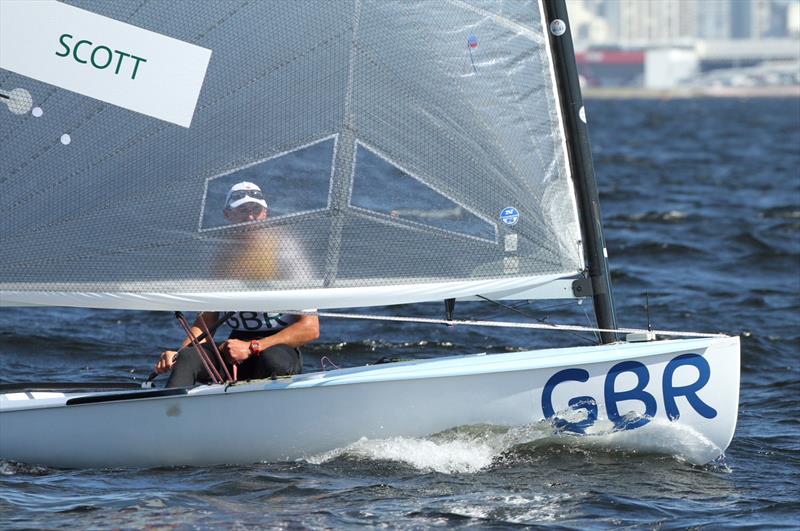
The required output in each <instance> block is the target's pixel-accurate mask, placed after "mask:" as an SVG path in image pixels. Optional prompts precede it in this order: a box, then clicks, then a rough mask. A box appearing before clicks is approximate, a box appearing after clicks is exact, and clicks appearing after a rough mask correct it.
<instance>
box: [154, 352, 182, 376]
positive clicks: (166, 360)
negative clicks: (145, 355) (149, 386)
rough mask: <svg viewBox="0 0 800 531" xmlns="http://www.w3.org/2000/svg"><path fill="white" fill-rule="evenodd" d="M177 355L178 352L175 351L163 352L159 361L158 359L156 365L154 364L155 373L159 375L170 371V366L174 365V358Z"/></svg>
mask: <svg viewBox="0 0 800 531" xmlns="http://www.w3.org/2000/svg"><path fill="white" fill-rule="evenodd" d="M177 355H178V352H177V351H175V350H165V351H164V352H162V353H161V359H159V360H158V363H156V372H157V373H158V374H161V373H163V372H167V371H169V370H170V369H172V366H173V365H175V358H176V357H177Z"/></svg>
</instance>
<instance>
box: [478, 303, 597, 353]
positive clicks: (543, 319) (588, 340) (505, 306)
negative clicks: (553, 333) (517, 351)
mask: <svg viewBox="0 0 800 531" xmlns="http://www.w3.org/2000/svg"><path fill="white" fill-rule="evenodd" d="M478 297H480V298H481V299H483V300H485V301H488V302H491V303H492V304H496V305H498V306H502V307H503V308H506V309H508V310H511V311H512V312H516V313H518V314H520V315H522V316H524V317H527V318H528V319H535V320H536V321H538V322H540V323H544V322H545V321H546V320H547V317H542V318H539V317H536V316H535V315H533V314H532V313H528V312H523V311H522V310H520V309H518V308H515V307H513V306H509V305H508V304H504V303H502V302H500V301H495V300H492V299H490V298H488V297H484V296H483V295H478ZM567 332H569V333H570V334H572V335H573V336H576V337H579V338H580V339H582V340H584V341H586V342H588V343H592V342H593V340H592V339H589V338H588V337H584V336H582V335H580V334H576V333H575V332H571V331H569V330H568V331H567Z"/></svg>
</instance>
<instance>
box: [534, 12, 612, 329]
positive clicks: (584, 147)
mask: <svg viewBox="0 0 800 531" xmlns="http://www.w3.org/2000/svg"><path fill="white" fill-rule="evenodd" d="M542 2H543V3H544V11H545V22H546V25H547V32H548V34H549V36H550V46H551V50H552V55H553V64H554V69H555V73H556V89H557V90H558V95H559V102H560V105H561V114H562V116H563V117H564V130H565V134H566V139H567V152H568V154H569V164H570V167H571V169H572V177H573V181H574V183H575V189H576V190H575V191H576V195H577V199H578V210H579V212H580V218H581V232H582V233H583V248H584V254H585V256H586V258H587V261H588V273H589V279H590V281H591V283H592V298H593V303H594V304H593V306H594V313H595V316H596V318H597V325H598V326H599V327H600V328H617V319H616V316H615V314H614V300H613V297H612V293H611V278H610V276H609V273H608V252H607V251H606V244H605V238H604V237H603V227H602V220H601V217H600V198H599V194H598V192H597V182H596V181H595V177H594V164H593V163H592V150H591V146H590V145H589V130H588V128H587V127H586V122H585V116H586V114H585V110H584V108H583V98H582V96H581V88H580V84H579V82H578V67H577V65H576V63H575V50H574V48H573V46H572V37H571V35H570V26H569V17H568V16H567V5H566V0H542ZM559 21H560V22H559ZM600 339H601V341H602V342H603V343H611V342H613V341H616V334H613V333H611V332H601V333H600Z"/></svg>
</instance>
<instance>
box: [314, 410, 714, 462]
mask: <svg viewBox="0 0 800 531" xmlns="http://www.w3.org/2000/svg"><path fill="white" fill-rule="evenodd" d="M563 453H568V454H573V453H606V454H608V453H611V454H619V455H620V456H622V457H627V456H629V455H631V454H638V455H666V456H671V457H673V458H674V459H677V460H679V461H683V462H687V463H690V464H699V463H706V462H709V461H710V460H712V459H714V458H715V457H716V456H718V455H720V454H721V451H720V449H719V448H718V447H717V446H716V445H714V444H713V443H712V442H711V441H709V440H708V439H706V438H705V437H703V436H702V435H700V434H698V433H697V432H695V431H694V430H692V429H691V428H688V427H686V426H683V425H680V424H676V423H673V422H669V421H666V420H662V419H651V421H650V422H649V423H648V424H646V425H645V426H642V427H641V428H637V429H634V430H618V429H616V428H615V427H614V426H613V424H612V423H611V422H609V421H605V422H602V421H598V422H596V423H595V425H594V426H593V427H592V429H591V431H590V432H589V433H587V434H575V433H570V432H565V431H563V430H560V429H558V428H557V427H556V426H555V425H554V424H553V423H552V422H550V421H541V422H537V423H534V424H529V425H526V426H519V427H514V428H504V427H498V426H488V425H474V426H462V427H459V428H454V429H451V430H447V431H445V432H441V433H437V434H435V435H432V436H430V437H422V438H414V437H391V438H386V439H368V438H366V437H362V438H361V439H359V440H358V441H356V442H354V443H352V444H349V445H347V446H345V447H343V448H338V449H335V450H331V451H328V452H324V453H321V454H318V455H314V456H311V457H308V458H307V459H306V461H307V462H309V463H311V464H316V465H320V464H325V463H334V462H337V461H341V460H353V461H362V462H391V463H402V464H405V465H407V466H410V467H412V468H414V469H416V470H418V471H421V472H438V473H441V474H474V473H476V472H481V471H484V470H488V469H491V468H495V467H502V468H505V467H508V466H513V465H516V464H520V463H523V462H528V461H531V460H539V459H542V458H552V457H553V456H556V455H558V454H563ZM716 462H717V463H718V464H719V463H724V459H718V460H717V461H716ZM723 466H724V465H723Z"/></svg>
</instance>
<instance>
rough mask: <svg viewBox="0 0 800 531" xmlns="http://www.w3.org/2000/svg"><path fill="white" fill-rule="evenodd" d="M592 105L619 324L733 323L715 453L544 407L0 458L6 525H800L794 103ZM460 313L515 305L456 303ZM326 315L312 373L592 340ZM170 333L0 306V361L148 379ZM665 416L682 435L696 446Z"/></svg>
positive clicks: (568, 310)
mask: <svg viewBox="0 0 800 531" xmlns="http://www.w3.org/2000/svg"><path fill="white" fill-rule="evenodd" d="M587 109H588V117H589V123H590V127H591V133H592V143H593V151H594V154H595V165H596V171H597V175H598V180H599V184H600V188H601V196H602V197H601V199H602V204H603V214H604V218H605V227H606V237H607V240H608V248H609V255H610V260H611V267H612V270H613V281H614V286H615V296H616V301H617V307H618V313H619V318H620V324H621V325H622V326H631V327H642V326H644V325H645V324H646V321H647V317H646V314H645V311H644V301H645V296H644V293H645V292H647V293H648V294H649V300H650V314H651V319H652V321H653V324H654V326H655V327H656V328H671V329H677V330H698V331H722V332H727V333H732V334H739V335H741V336H742V384H741V398H740V410H739V424H738V427H737V431H736V435H735V438H734V439H733V442H732V444H731V446H730V448H729V449H728V451H727V453H726V455H725V456H724V458H722V459H720V460H718V461H716V462H714V463H712V464H710V465H707V466H702V467H698V466H693V465H690V464H688V463H687V462H685V461H683V460H681V459H680V458H678V457H674V456H664V455H656V454H653V455H645V454H642V453H634V452H630V451H627V452H626V451H624V450H619V449H614V450H612V449H611V448H612V447H614V448H619V447H623V448H624V446H625V445H624V444H621V445H620V444H608V445H602V444H601V445H588V444H587V443H586V441H581V440H580V439H577V438H575V437H568V436H563V435H559V434H556V433H554V432H553V431H552V430H551V429H549V428H548V427H547V426H527V427H521V428H518V429H514V430H510V431H509V430H499V429H494V428H491V427H480V426H477V427H470V428H463V429H460V430H454V431H452V432H448V433H444V434H438V435H436V436H434V437H430V438H425V439H413V438H396V439H389V440H382V441H368V440H362V441H358V442H356V443H354V444H353V445H350V446H348V447H346V448H340V449H337V450H334V451H332V452H328V453H325V454H322V455H317V456H310V457H309V459H307V460H304V461H298V462H291V463H277V464H268V463H264V464H256V465H251V466H235V467H234V466H228V467H211V468H162V469H149V470H77V471H76V470H59V469H52V468H45V467H38V466H33V465H26V464H19V463H11V462H0V527H13V528H21V527H37V528H42V527H45V528H58V527H71V528H72V527H78V528H107V527H124V528H130V527H142V526H157V525H162V524H166V525H169V526H181V527H182V526H196V527H215V526H225V527H234V526H237V527H262V526H263V527H345V526H346V527H350V526H356V525H369V526H378V525H385V526H390V527H417V528H419V527H429V526H445V525H447V526H472V525H476V526H480V527H497V528H507V527H509V526H510V525H514V524H534V525H544V524H552V525H556V526H562V527H574V528H584V527H610V526H636V527H670V528H672V527H695V526H713V527H719V526H724V527H730V526H752V527H770V528H771V527H780V526H784V527H795V526H797V525H798V524H797V522H798V516H799V515H800V495H799V494H798V484H800V442H798V441H800V419H798V417H797V411H798V409H799V408H800V383H798V382H799V381H800V375H799V374H798V373H799V372H800V371H799V370H798V367H797V364H796V361H797V359H798V353H799V352H800V173H799V172H800V169H799V168H800V100H797V99H775V100H683V101H664V102H661V101H636V102H622V101H590V102H588V103H587ZM556 304H557V303H542V304H539V305H536V306H534V307H533V308H532V310H534V311H535V312H536V313H537V315H540V316H544V315H547V316H548V319H549V320H550V321H553V322H571V323H575V322H578V323H582V322H585V319H586V318H585V317H584V309H583V308H582V307H575V306H574V304H571V305H569V306H555V305H556ZM442 311H443V310H442V308H440V307H439V306H435V307H428V306H424V305H412V306H405V307H395V308H390V309H388V310H387V313H402V314H405V315H425V316H433V317H439V316H440V315H441V314H442ZM457 317H463V318H468V317H474V318H488V317H496V318H502V319H505V318H509V317H510V316H509V315H508V314H507V313H504V312H503V311H502V310H501V309H497V308H486V307H485V306H482V305H459V307H458V308H457ZM322 326H323V330H322V332H323V336H322V338H321V339H320V341H319V342H318V344H316V345H315V346H314V347H313V348H310V349H307V350H306V355H305V363H306V369H307V370H314V369H317V368H319V366H320V359H321V358H322V356H328V357H329V358H330V359H331V360H332V361H333V362H334V363H336V364H338V365H346V366H350V365H359V364H363V363H365V362H370V361H374V360H376V359H377V358H380V357H382V356H385V355H391V356H400V357H417V356H436V355H442V354H455V353H462V352H483V351H504V350H517V349H521V348H532V347H543V346H547V345H554V344H555V345H574V344H583V343H585V340H584V339H582V338H580V337H576V336H574V335H570V334H562V335H558V336H550V335H547V334H542V333H537V332H534V331H520V330H514V331H508V330H501V329H474V328H470V329H459V328H456V329H448V328H445V327H441V328H440V327H437V328H430V327H425V326H416V325H408V324H396V323H367V324H365V323H362V322H351V321H337V320H327V321H323V323H322ZM178 338H179V333H178V327H177V326H176V324H175V323H174V321H173V319H172V318H171V316H170V315H168V314H160V313H148V312H114V311H93V310H83V309H74V310H63V309H60V310H38V309H3V310H1V311H0V352H2V355H0V375H1V376H0V379H2V380H3V381H18V380H26V379H27V380H30V379H49V380H65V379H69V380H82V379H85V380H99V379H107V378H129V377H131V376H138V377H143V376H145V375H146V374H147V372H148V371H149V368H150V365H151V364H152V362H153V361H154V359H155V357H156V353H157V352H159V351H160V350H161V349H162V348H164V347H168V346H171V345H174V344H175V342H176V341H177V340H178ZM0 429H2V427H0ZM98 429H102V426H99V427H98ZM142 429H151V428H150V427H148V426H142ZM672 435H673V437H674V444H675V445H676V448H677V447H679V446H680V445H684V446H686V447H688V448H690V449H691V445H692V444H694V442H693V441H692V440H691V439H689V438H683V437H681V436H680V434H678V435H675V434H672ZM617 442H618V441H617ZM623 443H624V441H623ZM53 444H58V441H55V440H54V441H53ZM154 451H157V450H156V449H154ZM676 453H680V452H676Z"/></svg>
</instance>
